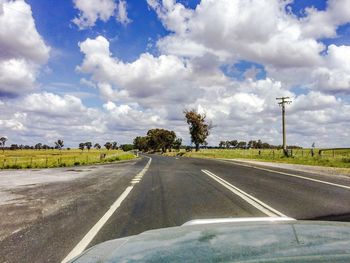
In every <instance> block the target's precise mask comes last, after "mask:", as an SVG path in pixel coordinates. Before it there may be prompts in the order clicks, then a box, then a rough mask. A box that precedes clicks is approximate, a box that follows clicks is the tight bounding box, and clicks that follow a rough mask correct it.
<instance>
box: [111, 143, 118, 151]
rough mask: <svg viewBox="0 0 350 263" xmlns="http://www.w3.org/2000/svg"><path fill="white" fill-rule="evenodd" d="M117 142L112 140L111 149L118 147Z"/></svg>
mask: <svg viewBox="0 0 350 263" xmlns="http://www.w3.org/2000/svg"><path fill="white" fill-rule="evenodd" d="M117 146H118V143H117V142H112V150H116V149H117V148H118V147H117Z"/></svg>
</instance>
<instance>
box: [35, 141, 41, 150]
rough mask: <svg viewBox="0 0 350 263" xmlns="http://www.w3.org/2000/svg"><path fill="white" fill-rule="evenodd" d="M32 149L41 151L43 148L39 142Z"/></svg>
mask: <svg viewBox="0 0 350 263" xmlns="http://www.w3.org/2000/svg"><path fill="white" fill-rule="evenodd" d="M34 148H35V149H36V150H40V149H42V148H43V147H42V144H41V143H40V142H39V143H37V144H35V146H34Z"/></svg>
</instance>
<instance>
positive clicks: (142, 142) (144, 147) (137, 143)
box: [133, 136, 149, 152]
mask: <svg viewBox="0 0 350 263" xmlns="http://www.w3.org/2000/svg"><path fill="white" fill-rule="evenodd" d="M133 143H134V148H135V149H138V150H139V151H143V152H147V151H148V149H149V147H148V138H147V137H146V136H145V137H142V136H137V137H136V138H135V139H134V142H133Z"/></svg>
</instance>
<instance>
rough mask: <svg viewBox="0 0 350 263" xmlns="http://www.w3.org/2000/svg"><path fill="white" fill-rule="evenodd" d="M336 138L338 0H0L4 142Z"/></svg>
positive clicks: (344, 35) (341, 119)
mask: <svg viewBox="0 0 350 263" xmlns="http://www.w3.org/2000/svg"><path fill="white" fill-rule="evenodd" d="M280 96H289V97H291V98H292V100H293V103H292V104H291V105H288V107H287V131H288V141H287V142H288V144H298V145H302V146H306V147H309V146H310V145H311V144H312V142H315V143H316V146H318V147H331V146H348V147H349V146H350V0H328V1H326V0H307V1H305V0H294V1H292V0H288V1H285V0H181V1H180V0H178V1H175V0H163V1H161V0H65V1H57V0H45V1H42V0H26V1H21V0H18V1H13V0H0V110H1V111H0V112H1V114H0V135H1V136H7V137H8V139H9V141H8V144H11V143H18V144H21V143H22V144H34V143H37V142H43V143H49V144H53V142H54V141H55V140H57V139H63V140H64V141H65V142H66V146H73V147H74V146H77V144H78V143H79V142H81V141H88V140H89V141H93V142H100V143H103V142H105V141H107V140H113V141H114V140H116V141H118V142H119V143H128V142H132V139H133V138H134V137H135V136H137V135H143V134H145V132H146V131H147V130H148V129H151V128H155V127H163V128H167V129H172V130H174V131H175V132H176V133H177V134H178V136H179V137H182V138H183V140H184V142H185V143H189V136H188V128H187V126H186V123H185V121H184V118H183V113H182V111H183V109H185V108H195V109H197V110H198V111H200V112H205V113H206V114H207V117H208V119H210V120H211V121H212V122H213V124H214V125H215V127H214V129H213V130H212V133H211V135H210V137H209V138H208V142H209V144H211V145H217V144H218V142H219V141H220V140H227V139H238V140H251V139H262V140H263V141H267V142H269V143H273V144H280V143H281V124H280V122H281V117H280V108H279V106H278V105H277V103H276V99H275V98H276V97H280Z"/></svg>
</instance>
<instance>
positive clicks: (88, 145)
mask: <svg viewBox="0 0 350 263" xmlns="http://www.w3.org/2000/svg"><path fill="white" fill-rule="evenodd" d="M85 146H86V149H88V151H90V149H91V147H92V143H91V142H86V143H85Z"/></svg>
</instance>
